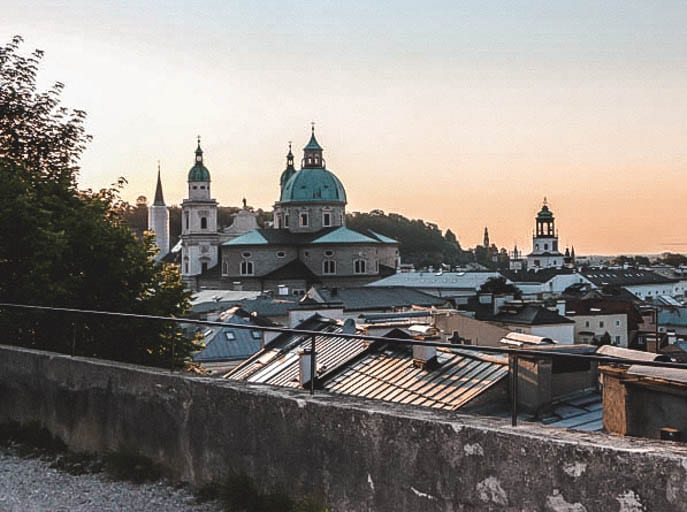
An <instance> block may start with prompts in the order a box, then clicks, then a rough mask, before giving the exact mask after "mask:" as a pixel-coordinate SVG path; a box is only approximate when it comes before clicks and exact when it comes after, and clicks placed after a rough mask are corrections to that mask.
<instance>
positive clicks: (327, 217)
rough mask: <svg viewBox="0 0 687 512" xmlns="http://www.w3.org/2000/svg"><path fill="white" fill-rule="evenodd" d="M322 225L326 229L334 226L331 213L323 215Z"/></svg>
mask: <svg viewBox="0 0 687 512" xmlns="http://www.w3.org/2000/svg"><path fill="white" fill-rule="evenodd" d="M322 225H323V226H324V227H329V226H331V225H332V214H331V213H329V212H324V213H323V214H322Z"/></svg>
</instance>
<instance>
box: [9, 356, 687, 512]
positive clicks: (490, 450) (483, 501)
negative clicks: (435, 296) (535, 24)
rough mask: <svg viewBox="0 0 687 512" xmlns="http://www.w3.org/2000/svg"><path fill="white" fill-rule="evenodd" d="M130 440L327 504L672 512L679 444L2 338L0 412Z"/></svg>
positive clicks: (198, 475) (90, 444)
mask: <svg viewBox="0 0 687 512" xmlns="http://www.w3.org/2000/svg"><path fill="white" fill-rule="evenodd" d="M9 420H18V421H22V422H28V421H34V420H37V421H39V422H41V423H43V424H44V425H45V426H46V427H47V428H49V429H50V430H51V431H52V432H53V433H55V434H57V435H58V436H60V437H61V438H62V439H64V440H65V441H66V442H67V444H68V445H69V446H70V447H71V448H72V449H74V450H91V451H93V450H98V451H101V450H107V449H120V448H128V449H135V450H138V451H140V452H141V453H142V454H144V455H147V456H149V457H151V458H152V459H154V460H155V461H157V462H160V463H162V464H164V465H165V466H167V467H168V468H170V470H171V471H172V472H173V473H174V475H175V476H176V477H178V478H181V479H183V480H186V481H189V482H191V483H193V484H195V485H199V484H202V483H204V482H207V481H209V480H213V479H217V478H221V477H222V475H225V474H226V473H227V472H229V471H231V470H235V471H242V472H245V473H247V474H248V475H249V476H251V477H253V478H254V479H255V481H256V482H257V484H258V485H259V486H261V487H263V488H265V489H270V488H274V487H279V486H281V487H282V488H286V489H289V491H290V492H291V493H292V494H293V495H294V496H296V495H300V494H309V493H315V494H322V495H324V496H326V498H327V500H328V502H329V503H330V505H331V507H332V510H335V511H346V512H356V511H365V510H373V511H382V512H385V511H394V512H398V511H417V510H422V511H423V512H433V511H437V512H438V511H442V512H443V511H453V510H460V511H484V510H510V511H523V510H525V511H536V510H542V511H544V510H549V511H575V512H584V511H588V512H591V511H597V510H599V511H623V512H627V511H640V510H644V511H649V510H657V511H678V510H684V504H685V503H687V447H685V446H683V445H679V444H670V443H668V444H666V443H660V442H657V441H652V440H643V439H629V438H621V437H611V436H606V435H591V434H583V433H575V432H570V431H565V430H554V429H548V428H546V427H542V426H538V425H530V424H522V425H521V426H519V427H516V428H513V427H510V426H509V425H508V424H507V423H506V422H505V421H503V420H496V419H486V418H480V417H470V416H462V415H458V414H452V413H446V412H442V411H433V410H429V409H419V408H409V407H401V406H398V405H394V404H385V403H379V402H372V401H365V400H357V399H352V398H349V397H342V396H332V395H328V394H326V393H324V392H319V393H318V394H317V395H315V396H314V397H310V396H309V395H307V394H305V393H302V392H299V391H296V390H286V389H275V388H268V387H264V386H255V385H246V384H239V383H232V382H226V381H218V380H213V379H210V378H200V377H187V376H184V375H181V374H178V373H170V372H165V371H162V370H155V369H148V368H141V367H136V366H132V365H124V364H117V363H111V362H106V361H94V360H88V359H82V358H71V357H68V356H63V355H55V354H50V353H45V352H37V351H30V350H22V349H16V348H10V347H4V346H0V422H5V421H9Z"/></svg>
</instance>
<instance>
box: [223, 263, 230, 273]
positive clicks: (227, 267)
mask: <svg viewBox="0 0 687 512" xmlns="http://www.w3.org/2000/svg"><path fill="white" fill-rule="evenodd" d="M228 274H229V262H228V261H223V262H222V275H223V276H226V275H228Z"/></svg>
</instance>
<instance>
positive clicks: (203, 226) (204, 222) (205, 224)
mask: <svg viewBox="0 0 687 512" xmlns="http://www.w3.org/2000/svg"><path fill="white" fill-rule="evenodd" d="M207 228H208V218H207V217H201V218H200V229H207Z"/></svg>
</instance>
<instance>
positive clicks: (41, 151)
mask: <svg viewBox="0 0 687 512" xmlns="http://www.w3.org/2000/svg"><path fill="white" fill-rule="evenodd" d="M21 42H22V41H21V38H19V37H15V38H14V39H13V40H12V41H11V42H10V43H9V44H7V45H5V46H4V47H0V185H1V186H0V235H1V236H2V239H3V243H2V244H0V301H1V302H8V303H19V304H34V305H50V306H60V307H72V308H81V309H96V310H106V311H116V312H124V313H137V314H143V315H161V316H170V315H171V316H180V315H183V314H184V313H185V312H186V310H187V308H188V304H189V302H188V300H189V297H188V294H187V293H186V292H185V291H184V289H183V286H182V283H181V277H180V274H179V272H178V269H176V268H174V267H172V266H163V265H161V264H158V263H155V262H154V260H153V256H154V251H155V249H154V247H155V246H154V244H153V242H152V239H150V238H149V237H144V238H143V240H142V241H140V240H138V239H136V237H134V236H133V234H132V232H131V230H130V229H129V228H128V227H127V225H126V223H124V222H123V212H125V211H126V210H127V209H128V205H126V204H125V203H124V202H123V201H122V200H121V199H120V196H119V191H120V189H121V187H122V186H123V184H124V180H123V179H120V181H119V183H118V184H117V185H116V186H113V188H110V189H103V190H100V191H91V190H87V191H79V190H78V188H77V178H78V171H79V167H78V162H79V158H80V156H81V153H82V152H83V150H84V148H85V147H86V145H87V143H88V141H89V140H90V137H89V136H88V135H87V134H86V132H85V129H84V119H85V113H84V112H83V111H80V110H68V109H66V108H65V107H63V106H61V104H60V92H61V91H62V88H63V86H62V84H59V83H58V84H55V85H54V86H53V87H52V88H51V89H49V90H48V91H47V92H40V91H37V87H36V73H37V71H38V65H39V62H40V59H41V57H42V52H40V51H38V50H37V51H35V52H33V53H32V54H31V55H30V56H29V57H24V56H22V55H21V54H20V53H19V49H20V46H21ZM0 327H2V329H3V334H4V336H3V339H4V340H5V341H6V342H14V343H17V344H21V345H25V346H31V347H37V348H43V349H49V350H56V351H61V352H72V353H76V354H82V355H89V356H99V357H106V358H109V359H116V360H123V361H130V362H137V363H144V364H153V365H168V364H170V363H172V360H174V362H175V363H176V364H179V363H180V362H181V361H182V360H183V359H184V358H185V357H187V356H188V354H189V352H190V350H192V348H193V346H192V342H191V341H189V340H186V339H184V338H182V337H181V334H180V331H179V329H178V328H177V326H176V324H174V323H170V322H163V321H149V320H135V321H132V320H129V319H122V318H111V317H105V316H96V317H94V316H87V315H85V314H84V315H80V316H75V315H68V314H65V313H59V314H58V313H46V312H36V311H31V312H27V311H17V310H12V309H4V310H3V311H2V312H1V313H0ZM172 352H174V353H172Z"/></svg>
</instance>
